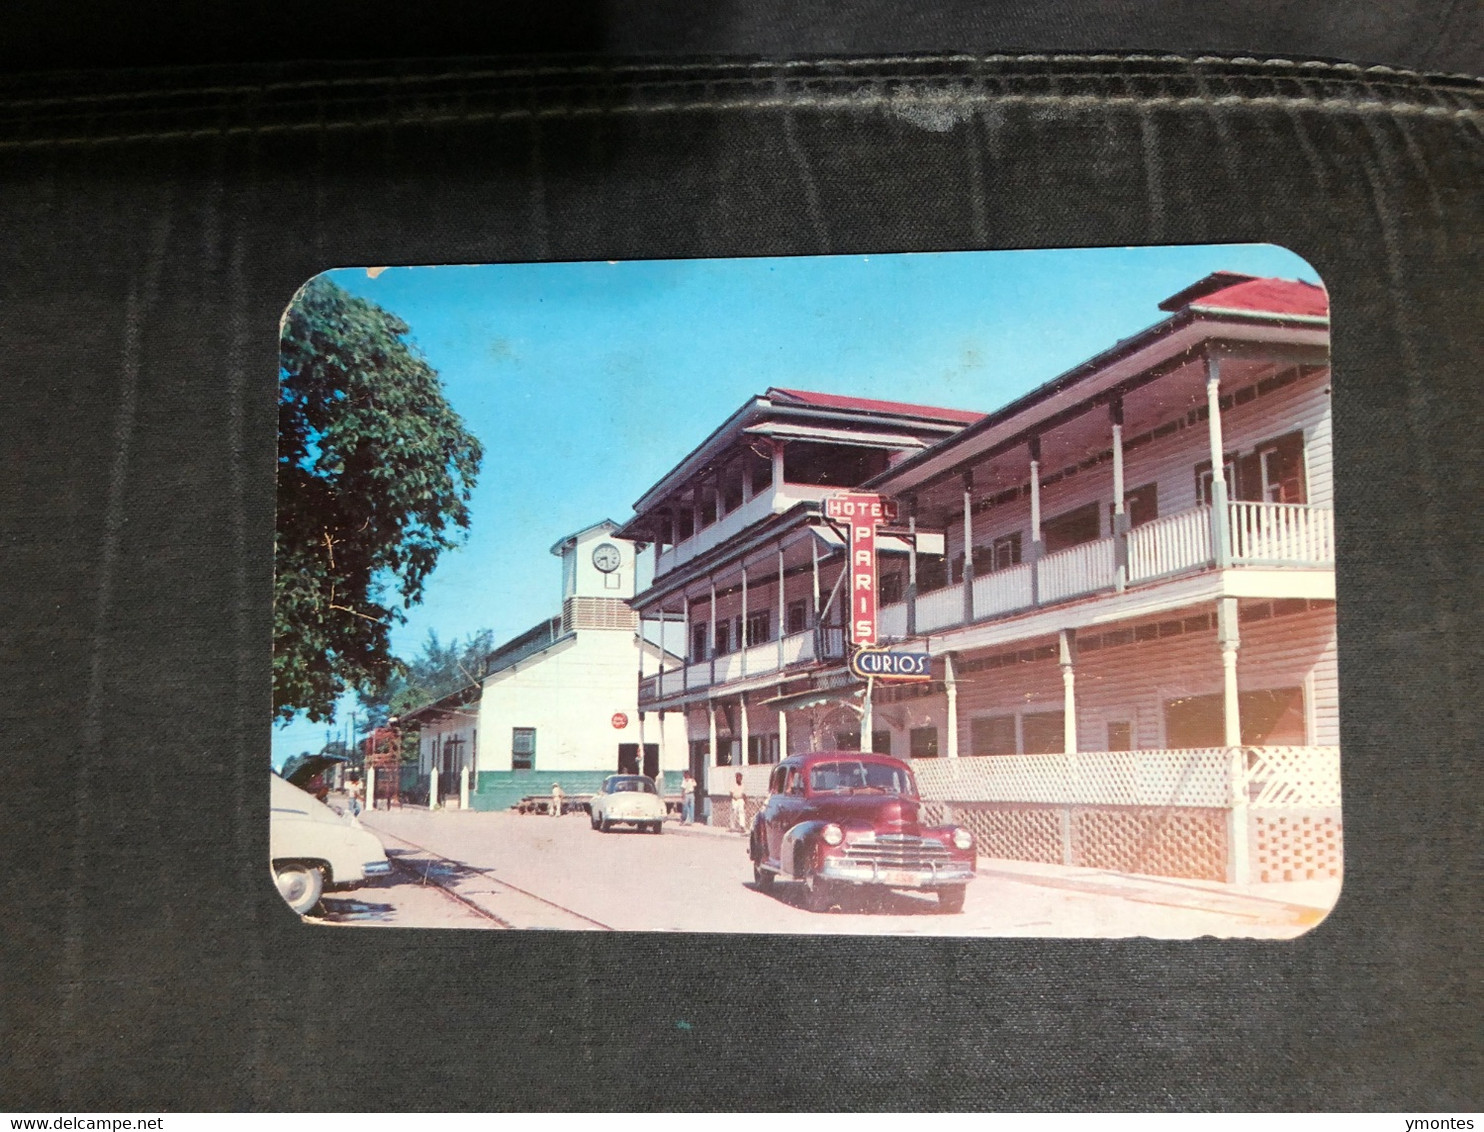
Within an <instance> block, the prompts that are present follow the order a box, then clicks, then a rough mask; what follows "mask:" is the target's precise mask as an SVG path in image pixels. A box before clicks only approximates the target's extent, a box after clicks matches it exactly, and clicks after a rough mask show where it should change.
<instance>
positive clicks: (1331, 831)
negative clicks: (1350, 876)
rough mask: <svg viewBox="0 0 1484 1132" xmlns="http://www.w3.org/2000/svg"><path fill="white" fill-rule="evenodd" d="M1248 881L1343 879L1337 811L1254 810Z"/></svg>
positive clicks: (1341, 848) (1342, 860)
mask: <svg viewBox="0 0 1484 1132" xmlns="http://www.w3.org/2000/svg"><path fill="white" fill-rule="evenodd" d="M1251 821H1252V824H1251V831H1252V832H1251V845H1252V878H1253V879H1254V880H1258V881H1287V880H1325V879H1331V878H1332V879H1339V878H1340V877H1341V876H1342V875H1344V869H1345V852H1344V836H1343V829H1342V827H1341V824H1340V811H1339V809H1338V808H1335V809H1332V810H1323V809H1316V810H1314V811H1312V812H1308V813H1300V812H1294V811H1292V810H1254V811H1253V813H1252V818H1251Z"/></svg>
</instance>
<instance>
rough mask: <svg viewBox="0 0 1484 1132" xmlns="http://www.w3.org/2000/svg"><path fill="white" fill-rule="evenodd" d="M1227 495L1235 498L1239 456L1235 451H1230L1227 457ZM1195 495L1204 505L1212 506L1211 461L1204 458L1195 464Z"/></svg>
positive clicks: (1229, 497) (1225, 470)
mask: <svg viewBox="0 0 1484 1132" xmlns="http://www.w3.org/2000/svg"><path fill="white" fill-rule="evenodd" d="M1224 472H1225V476H1226V497H1227V498H1228V499H1235V498H1236V493H1235V492H1234V490H1233V489H1234V488H1235V486H1236V482H1237V457H1236V454H1235V453H1229V454H1228V455H1227V457H1226V467H1225V469H1224ZM1195 497H1196V501H1197V502H1198V503H1200V504H1201V505H1202V506H1204V507H1209V506H1211V461H1210V460H1204V461H1202V462H1201V463H1199V464H1197V465H1196V466H1195Z"/></svg>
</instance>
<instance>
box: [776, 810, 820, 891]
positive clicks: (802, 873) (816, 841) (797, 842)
mask: <svg viewBox="0 0 1484 1132" xmlns="http://www.w3.org/2000/svg"><path fill="white" fill-rule="evenodd" d="M829 824H830V823H829V822H826V821H802V822H800V823H799V824H798V825H796V826H794V827H793V828H792V829H790V830H789V831H788V832H787V833H785V834H784V835H783V844H782V845H781V846H780V847H779V849H778V869H779V873H780V875H782V876H784V877H791V878H792V879H794V880H803V879H804V878H805V877H807V876H808V875H809V874H810V873H812V872H813V871H814V868H815V865H816V864H817V863H818V853H819V845H820V835H821V834H822V833H823V832H824V828H825V826H827V825H829Z"/></svg>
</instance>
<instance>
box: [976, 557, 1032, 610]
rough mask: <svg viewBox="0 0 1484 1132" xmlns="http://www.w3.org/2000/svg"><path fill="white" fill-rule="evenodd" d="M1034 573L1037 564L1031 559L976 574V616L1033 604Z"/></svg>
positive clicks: (1022, 607)
mask: <svg viewBox="0 0 1484 1132" xmlns="http://www.w3.org/2000/svg"><path fill="white" fill-rule="evenodd" d="M1033 573H1034V568H1033V567H1032V566H1031V565H1030V563H1028V562H1027V563H1024V564H1023V565H1020V566H1011V567H1010V568H1009V569H1008V570H996V571H994V573H992V574H985V575H984V576H983V577H982V578H975V579H974V620H976V621H979V620H982V619H984V618H986V617H996V616H998V615H999V614H1001V613H1011V612H1013V611H1015V610H1017V609H1027V608H1029V607H1030V604H1031V576H1032V574H1033Z"/></svg>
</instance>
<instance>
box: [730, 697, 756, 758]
mask: <svg viewBox="0 0 1484 1132" xmlns="http://www.w3.org/2000/svg"><path fill="white" fill-rule="evenodd" d="M737 722H738V724H739V725H740V726H741V730H742V735H741V742H740V743H739V744H738V749H737V761H736V762H735V763H733V764H732V765H733V766H746V765H747V756H748V748H749V747H750V746H751V745H752V721H751V720H750V719H748V717H747V693H746V692H743V693H742V694H741V695H740V696H738V697H737Z"/></svg>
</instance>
